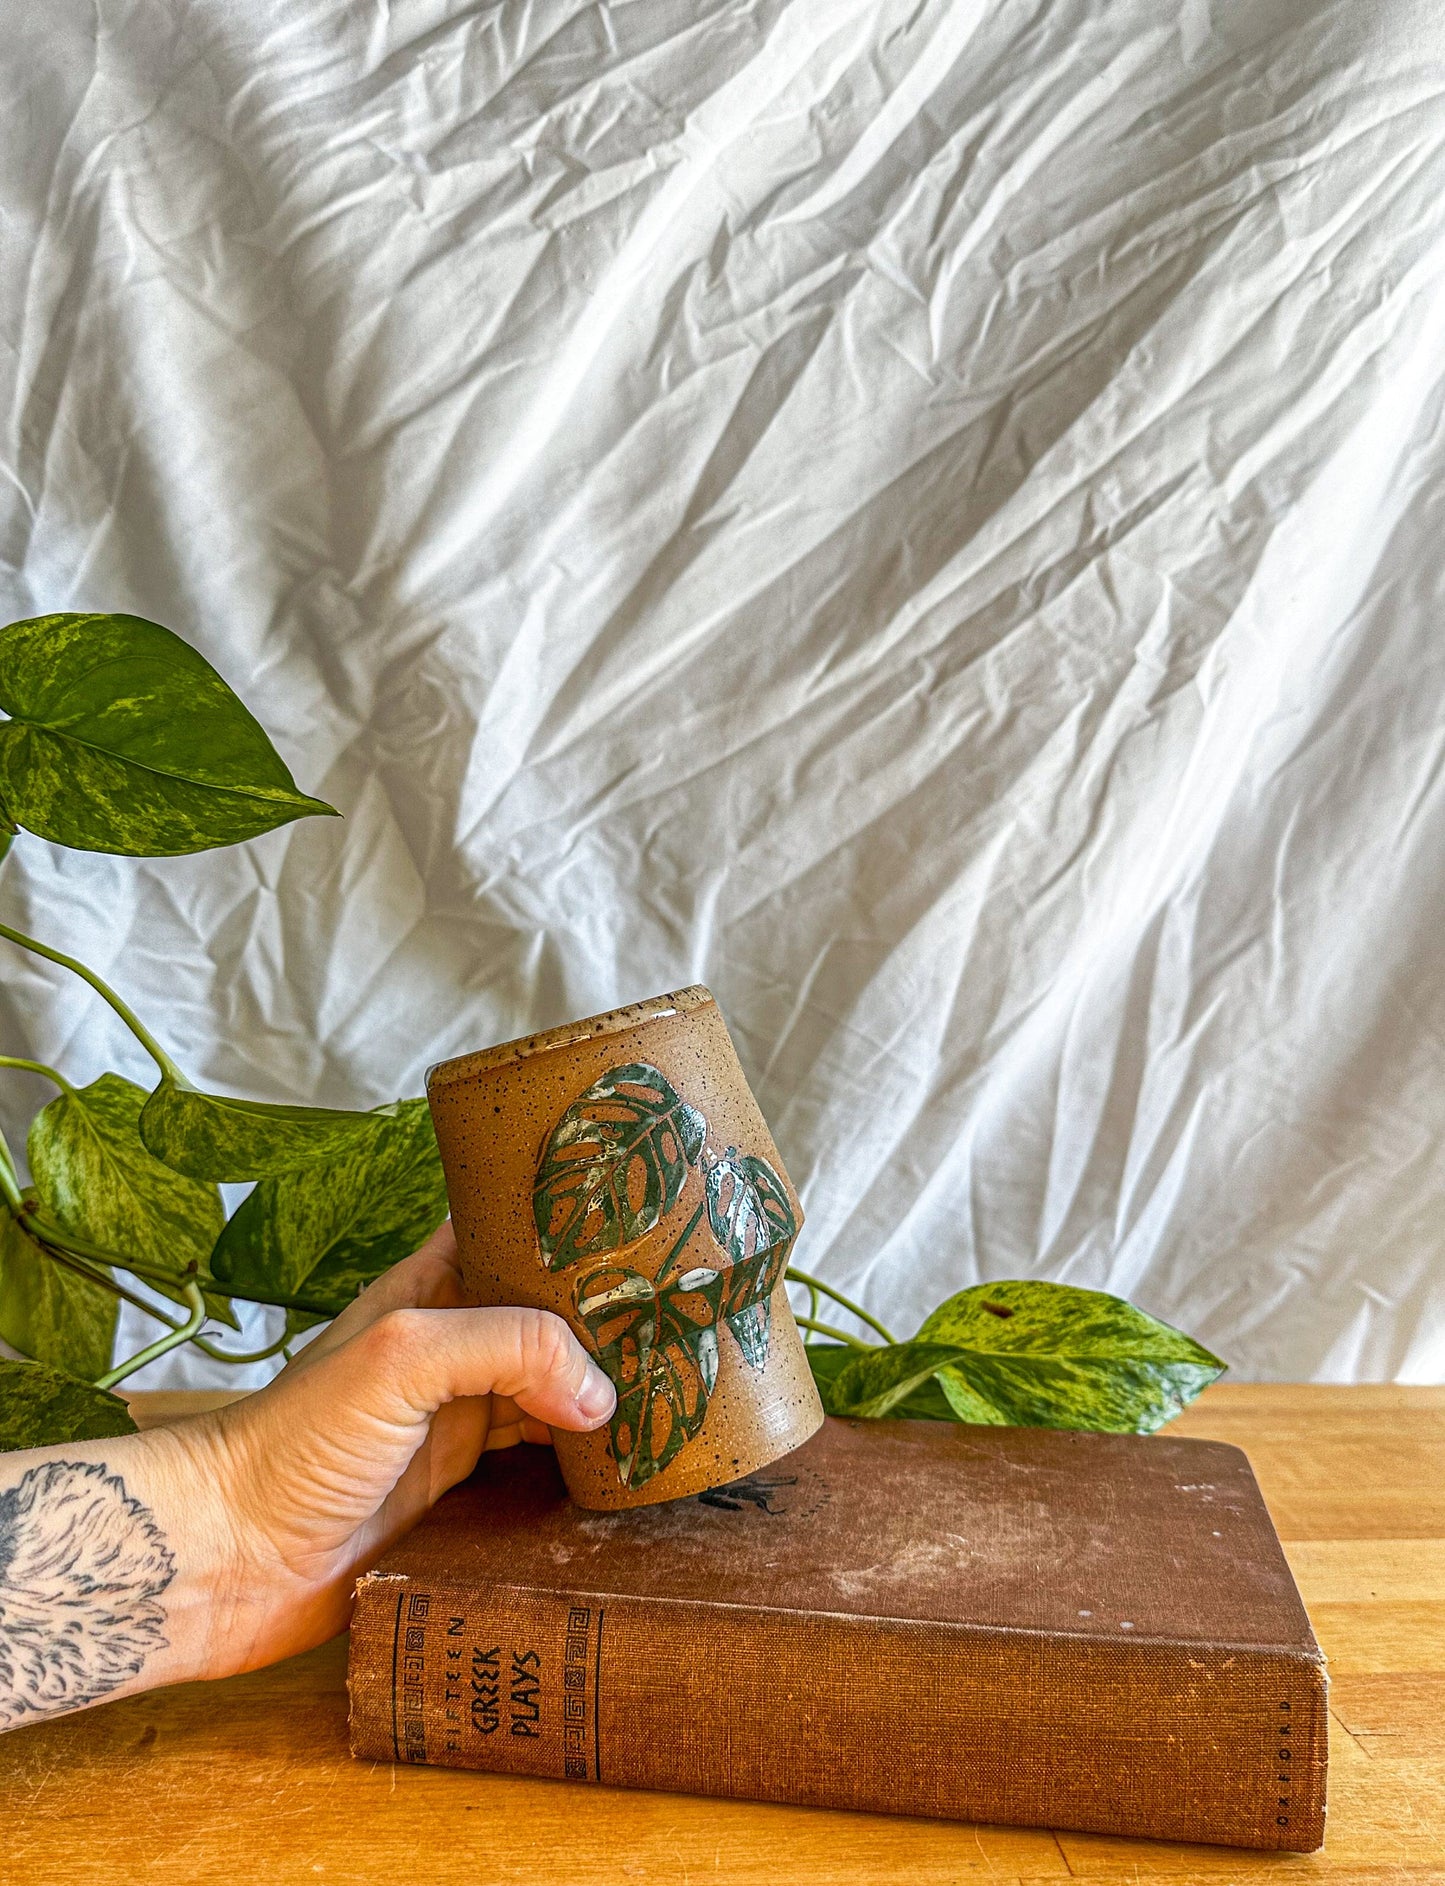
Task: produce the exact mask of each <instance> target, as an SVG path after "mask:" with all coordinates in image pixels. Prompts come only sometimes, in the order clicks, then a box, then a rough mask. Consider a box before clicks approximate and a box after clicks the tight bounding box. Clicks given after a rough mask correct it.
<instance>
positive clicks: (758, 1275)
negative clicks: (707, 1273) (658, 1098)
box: [705, 1146, 798, 1370]
mask: <svg viewBox="0 0 1445 1886" xmlns="http://www.w3.org/2000/svg"><path fill="white" fill-rule="evenodd" d="M705 1195H706V1198H707V1216H708V1225H709V1227H710V1228H711V1231H712V1235H713V1238H714V1239H715V1240H716V1242H717V1245H718V1248H719V1250H721V1251H722V1252H723V1253H724V1255H725V1256H726V1257H727V1258H728V1259H729V1260H730V1263H731V1269H730V1270H729V1271H728V1273H727V1278H726V1282H725V1285H724V1289H723V1305H722V1310H723V1317H724V1320H725V1321H726V1323H727V1326H728V1328H729V1329H730V1330H731V1331H732V1333H733V1335H734V1336H735V1337H736V1338H737V1343H738V1347H739V1348H740V1349H741V1350H742V1352H743V1355H744V1356H745V1357H746V1359H747V1362H748V1364H749V1366H750V1367H752V1368H754V1369H758V1370H762V1369H764V1368H766V1366H767V1361H768V1345H769V1341H770V1338H771V1334H772V1322H773V1310H772V1303H771V1302H770V1298H771V1297H772V1294H773V1290H774V1288H775V1286H776V1285H777V1281H778V1279H779V1277H781V1276H782V1274H783V1272H784V1270H785V1269H786V1268H787V1264H788V1259H789V1257H791V1255H792V1251H793V1245H794V1242H795V1241H796V1239H797V1235H798V1219H797V1214H796V1213H795V1212H794V1210H793V1201H792V1200H791V1198H789V1196H788V1189H787V1187H786V1186H785V1185H784V1184H783V1181H782V1180H781V1179H780V1178H779V1177H778V1175H777V1173H776V1172H775V1171H774V1170H773V1168H772V1167H771V1166H770V1165H769V1164H768V1162H767V1160H766V1159H758V1158H756V1157H755V1156H754V1155H753V1154H752V1153H745V1154H740V1153H739V1152H738V1149H737V1147H736V1146H729V1147H728V1149H727V1151H726V1153H725V1154H724V1155H723V1157H722V1158H721V1159H718V1160H715V1161H714V1162H713V1163H712V1164H711V1165H710V1166H709V1167H708V1169H707V1180H706V1193H705Z"/></svg>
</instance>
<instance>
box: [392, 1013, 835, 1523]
mask: <svg viewBox="0 0 1445 1886" xmlns="http://www.w3.org/2000/svg"><path fill="white" fill-rule="evenodd" d="M427 1098H428V1100H429V1101H430V1103H431V1112H432V1119H433V1120H434V1121H435V1123H436V1132H437V1141H438V1143H439V1145H440V1147H441V1155H442V1163H443V1165H444V1167H445V1168H446V1179H447V1192H448V1195H449V1197H450V1199H451V1208H452V1222H453V1224H454V1226H455V1228H456V1234H457V1244H458V1247H459V1250H460V1254H461V1264H462V1275H463V1278H464V1280H465V1282H466V1285H467V1288H468V1291H469V1294H470V1295H471V1296H472V1297H473V1299H474V1300H475V1301H476V1302H478V1303H520V1304H526V1305H530V1306H532V1307H533V1308H537V1309H544V1310H555V1311H556V1313H557V1314H558V1315H559V1316H562V1317H565V1318H566V1320H567V1322H568V1323H569V1324H570V1325H571V1326H572V1328H573V1329H574V1330H575V1331H576V1333H577V1335H578V1336H579V1337H580V1339H581V1340H582V1342H583V1343H584V1344H585V1345H586V1347H587V1349H588V1350H589V1351H590V1352H591V1353H592V1355H594V1356H595V1357H596V1358H597V1360H598V1361H599V1362H600V1363H601V1365H602V1367H603V1368H604V1369H605V1370H606V1371H607V1373H608V1375H609V1376H611V1378H612V1381H613V1383H614V1385H615V1386H616V1389H617V1409H616V1412H615V1414H614V1415H613V1417H612V1420H611V1422H610V1424H609V1425H608V1427H606V1428H603V1429H599V1430H598V1431H597V1432H596V1433H595V1434H569V1433H566V1432H563V1431H562V1430H560V1429H559V1430H558V1431H557V1434H556V1443H557V1458H558V1461H559V1462H560V1464H561V1468H562V1473H563V1476H564V1478H565V1479H566V1482H567V1489H568V1491H569V1493H570V1494H571V1496H572V1498H573V1499H574V1500H575V1501H576V1502H577V1504H578V1505H579V1506H588V1507H596V1508H601V1509H610V1508H615V1507H626V1506H647V1505H651V1504H652V1503H654V1502H656V1501H659V1500H670V1499H678V1498H680V1497H682V1496H683V1495H685V1494H690V1493H699V1492H702V1491H704V1490H705V1489H706V1488H708V1487H714V1486H720V1485H723V1484H725V1483H726V1482H727V1481H730V1480H736V1479H739V1478H740V1477H741V1476H743V1475H744V1474H748V1473H752V1472H753V1471H754V1470H755V1469H756V1468H759V1467H764V1466H766V1465H767V1464H768V1463H769V1462H770V1461H774V1460H776V1459H777V1458H778V1457H779V1455H781V1454H786V1453H789V1452H791V1450H792V1449H793V1448H795V1447H798V1446H800V1445H801V1443H802V1442H804V1441H805V1440H807V1438H808V1436H809V1435H810V1434H812V1433H814V1432H815V1431H816V1429H817V1428H818V1427H819V1426H820V1425H821V1423H822V1420H823V1408H822V1404H821V1403H820V1401H819V1400H818V1391H817V1389H816V1388H815V1386H814V1384H813V1376H812V1371H811V1370H810V1369H809V1367H808V1359H807V1356H806V1354H805V1353H804V1350H803V1343H802V1339H801V1337H800V1336H799V1333H798V1326H797V1324H796V1323H795V1322H794V1320H793V1312H792V1309H791V1307H790V1306H789V1303H788V1296H787V1291H786V1288H785V1287H784V1284H783V1272H784V1270H785V1269H786V1268H787V1263H788V1257H789V1254H790V1252H791V1251H792V1248H793V1243H794V1241H795V1239H796V1237H797V1234H798V1230H799V1227H800V1226H801V1225H802V1222H803V1211H802V1207H801V1205H800V1204H799V1203H798V1197H797V1194H796V1193H795V1192H794V1190H793V1187H792V1184H791V1183H790V1181H789V1179H788V1175H787V1174H786V1172H784V1170H783V1164H782V1161H781V1160H780V1159H779V1157H778V1151H777V1148H776V1147H775V1146H774V1144H773V1141H772V1138H771V1136H770V1134H769V1132H768V1129H767V1125H766V1123H765V1122H764V1120H763V1116H762V1114H761V1113H760V1112H759V1111H758V1104H757V1102H756V1101H755V1100H754V1099H753V1096H752V1092H751V1090H750V1089H749V1087H748V1084H747V1081H746V1079H745V1077H744V1075H743V1071H742V1068H741V1067H740V1066H739V1064H738V1057H737V1052H736V1050H735V1049H734V1047H733V1044H732V1039H731V1037H730V1036H729V1034H728V1031H727V1025H726V1023H725V1022H724V1021H723V1018H722V1015H721V1013H720V1012H719V1010H718V1007H717V1004H716V1003H715V1002H714V1001H713V999H712V996H711V995H710V994H709V993H708V991H707V990H706V989H701V988H694V989H682V990H679V991H678V992H677V993H676V994H673V995H660V996H654V997H653V998H652V1000H651V1001H647V1002H636V1003H633V1004H632V1005H631V1006H630V1007H628V1008H621V1009H615V1010H613V1011H612V1012H611V1013H610V1014H607V1015H596V1016H592V1017H591V1018H589V1019H588V1020H586V1021H581V1022H572V1023H570V1024H569V1025H567V1026H566V1027H563V1028H553V1029H550V1030H549V1031H548V1032H547V1033H545V1034H540V1035H528V1036H526V1037H525V1038H524V1039H522V1040H520V1041H509V1042H506V1043H504V1044H503V1045H502V1046H501V1047H496V1048H487V1049H484V1050H483V1051H482V1052H481V1053H480V1054H468V1055H462V1056H461V1057H460V1058H459V1059H457V1060H453V1061H443V1062H442V1063H441V1064H440V1066H438V1067H434V1068H432V1069H431V1071H430V1073H429V1074H428V1075H427Z"/></svg>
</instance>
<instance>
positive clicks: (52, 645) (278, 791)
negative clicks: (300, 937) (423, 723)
mask: <svg viewBox="0 0 1445 1886" xmlns="http://www.w3.org/2000/svg"><path fill="white" fill-rule="evenodd" d="M0 708H3V709H4V710H5V712H6V713H7V714H8V715H9V716H10V719H9V720H8V721H6V722H5V723H4V724H3V725H0V803H3V807H4V811H5V812H6V813H7V814H8V816H9V818H10V820H11V821H12V822H13V823H14V824H16V825H22V826H24V827H25V829H26V830H27V831H31V832H36V833H38V834H39V836H40V837H42V838H49V839H53V840H54V841H55V843H56V844H59V845H70V846H73V847H74V848H75V849H77V850H80V851H108V852H118V853H122V854H125V855H127V856H133V857H161V856H170V855H174V854H177V853H182V852H191V851H206V850H209V849H210V848H211V847H212V846H215V845H234V844H237V843H239V842H240V841H241V840H242V839H246V838H254V837H255V836H256V835H257V833H259V832H269V831H270V830H271V829H272V828H273V827H274V826H277V825H285V824H287V823H289V821H290V820H292V819H299V818H305V817H307V816H309V815H310V814H313V813H323V814H333V815H334V808H333V807H331V806H329V805H327V804H325V803H324V801H322V800H320V799H312V798H309V797H308V796H307V795H306V794H305V793H303V792H300V791H299V790H298V789H297V786H296V782H295V780H294V779H293V778H292V777H291V774H290V773H289V772H288V770H287V768H286V765H285V763H284V762H283V760H282V759H281V756H280V755H279V754H278V753H277V752H276V750H275V748H274V747H273V746H272V745H271V742H270V741H269V740H268V739H267V737H266V734H265V732H264V731H263V729H262V728H261V726H260V724H259V722H257V721H256V720H255V719H254V718H253V717H252V716H251V714H249V713H248V712H247V710H246V709H245V708H244V707H243V706H242V704H241V702H240V701H239V700H238V699H237V698H236V696H235V695H234V694H233V693H232V691H231V689H230V688H229V687H228V686H227V685H226V683H225V682H224V681H223V680H222V679H221V677H220V675H218V674H217V673H216V671H215V669H214V668H212V666H211V665H210V663H209V662H208V661H206V660H205V659H204V657H203V656H201V655H199V654H197V652H196V651H195V649H193V648H191V647H190V646H189V645H188V644H187V643H185V642H183V641H182V640H181V639H180V637H179V636H178V635H172V633H171V632H170V630H169V629H165V628H162V627H161V625H160V624H159V623H158V622H147V621H146V620H145V619H144V618H143V617H141V616H128V615H53V616H34V617H32V618H30V619H29V620H27V621H24V622H13V623H11V624H10V626H9V627H8V628H7V629H4V630H0Z"/></svg>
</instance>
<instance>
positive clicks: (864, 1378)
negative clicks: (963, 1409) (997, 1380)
mask: <svg viewBox="0 0 1445 1886" xmlns="http://www.w3.org/2000/svg"><path fill="white" fill-rule="evenodd" d="M966 1355H967V1351H966V1350H963V1349H960V1348H959V1347H958V1346H957V1345H956V1344H954V1343H932V1342H895V1343H885V1344H883V1345H882V1346H881V1347H879V1348H876V1349H860V1350H857V1351H855V1352H854V1355H853V1356H852V1358H851V1359H850V1360H849V1361H848V1362H847V1363H846V1364H845V1365H844V1366H843V1368H842V1369H840V1370H839V1372H838V1374H837V1376H836V1377H835V1378H834V1380H833V1381H832V1382H831V1383H830V1384H829V1388H828V1394H827V1398H826V1400H825V1401H824V1404H823V1405H824V1407H825V1408H826V1409H827V1411H828V1413H829V1414H836V1415H852V1416H856V1417H859V1418H861V1419H864V1420H881V1419H882V1418H883V1417H884V1416H885V1415H892V1416H894V1417H895V1418H897V1417H898V1414H899V1409H900V1408H901V1406H902V1404H903V1403H904V1402H906V1401H907V1400H908V1399H909V1398H910V1396H912V1395H914V1394H916V1393H917V1392H918V1391H919V1390H920V1389H921V1388H922V1387H923V1386H924V1385H925V1383H927V1382H930V1381H932V1380H933V1378H934V1377H935V1376H936V1375H937V1374H938V1373H939V1371H940V1370H941V1369H944V1368H946V1367H947V1366H948V1365H949V1364H950V1363H956V1362H959V1361H961V1360H963V1359H965V1357H966ZM962 1418H964V1417H962V1416H960V1419H962ZM967 1418H968V1419H970V1420H979V1419H987V1418H988V1417H987V1416H986V1415H972V1416H969V1417H967ZM992 1419H993V1422H994V1423H995V1424H996V1425H997V1424H999V1423H1001V1422H1002V1420H1003V1417H1002V1415H997V1414H995V1415H994V1416H993V1417H992Z"/></svg>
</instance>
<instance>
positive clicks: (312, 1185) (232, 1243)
mask: <svg viewBox="0 0 1445 1886" xmlns="http://www.w3.org/2000/svg"><path fill="white" fill-rule="evenodd" d="M376 1118H377V1119H378V1121H379V1125H378V1127H377V1130H376V1131H375V1133H373V1134H372V1135H371V1137H370V1138H368V1139H365V1140H363V1141H361V1142H359V1143H358V1144H356V1145H354V1146H353V1147H351V1149H350V1150H349V1151H347V1152H344V1153H343V1154H342V1156H341V1157H340V1158H339V1159H332V1160H328V1161H327V1162H326V1163H325V1164H323V1165H318V1166H311V1167H309V1168H308V1169H307V1170H306V1171H305V1172H301V1173H290V1174H288V1175H286V1176H285V1177H283V1178H279V1179H263V1180H262V1181H261V1183H260V1184H259V1185H258V1186H257V1187H256V1188H255V1190H254V1191H253V1192H252V1193H251V1195H250V1197H249V1198H247V1199H246V1200H245V1202H244V1203H243V1204H242V1205H241V1206H240V1208H239V1209H238V1210H237V1211H236V1213H235V1215H234V1216H233V1217H232V1219H231V1221H230V1223H229V1224H228V1225H227V1226H226V1228H225V1230H224V1231H223V1232H222V1233H221V1235H220V1238H219V1240H218V1242H217V1244H216V1248H215V1251H214V1253H213V1255H212V1257H211V1274H212V1275H213V1276H214V1277H215V1278H216V1279H217V1280H218V1282H220V1283H222V1284H235V1285H241V1286H244V1287H245V1288H246V1289H247V1291H248V1292H249V1293H252V1294H262V1295H264V1293H265V1292H266V1291H268V1290H273V1291H275V1292H276V1293H277V1294H278V1295H280V1296H287V1297H303V1298H305V1299H307V1300H308V1301H311V1302H316V1303H321V1304H325V1305H327V1306H328V1307H329V1308H330V1310H331V1313H332V1314H333V1315H335V1314H337V1313H338V1312H340V1311H341V1310H343V1309H344V1308H345V1307H346V1305H347V1304H348V1303H349V1302H350V1301H351V1300H352V1298H353V1297H354V1296H355V1295H356V1294H357V1292H358V1291H360V1290H362V1289H363V1288H364V1287H365V1286H366V1285H367V1284H369V1283H370V1282H371V1280H372V1279H373V1278H374V1277H378V1276H380V1274H381V1272H382V1271H384V1270H386V1269H388V1268H389V1267H390V1266H391V1265H392V1264H394V1263H396V1262H397V1260H398V1259H399V1258H403V1257H407V1256H409V1255H410V1254H411V1252H413V1251H414V1250H415V1249H416V1247H417V1246H418V1245H419V1244H420V1243H421V1242H422V1241H423V1239H424V1238H426V1237H427V1236H428V1235H429V1234H430V1233H431V1232H433V1231H435V1230H436V1228H437V1226H438V1225H439V1224H440V1223H441V1221H442V1219H443V1218H445V1217H446V1215H447V1192H446V1182H445V1180H444V1178H443V1176H442V1166H441V1158H440V1155H439V1154H438V1152H437V1143H436V1134H435V1133H434V1132H433V1131H432V1123H431V1114H430V1112H429V1111H428V1108H427V1103H426V1102H425V1101H424V1100H398V1101H397V1102H396V1103H395V1104H394V1105H392V1106H390V1107H382V1108H378V1110H377V1114H376Z"/></svg>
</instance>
